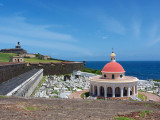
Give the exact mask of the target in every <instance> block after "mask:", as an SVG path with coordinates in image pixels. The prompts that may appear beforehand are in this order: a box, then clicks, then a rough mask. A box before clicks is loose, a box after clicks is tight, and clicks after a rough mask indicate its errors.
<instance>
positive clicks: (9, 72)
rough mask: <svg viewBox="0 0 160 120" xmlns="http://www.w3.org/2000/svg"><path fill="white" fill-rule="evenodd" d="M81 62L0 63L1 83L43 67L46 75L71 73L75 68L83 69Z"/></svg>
mask: <svg viewBox="0 0 160 120" xmlns="http://www.w3.org/2000/svg"><path fill="white" fill-rule="evenodd" d="M83 67H84V64H83V63H81V62H62V63H28V64H26V63H0V84H1V83H2V82H4V81H7V80H9V79H11V78H13V77H16V76H18V75H21V74H23V73H25V72H27V71H29V70H32V69H35V68H36V69H43V70H44V73H43V74H44V75H61V74H70V73H72V72H73V71H74V70H82V69H83Z"/></svg>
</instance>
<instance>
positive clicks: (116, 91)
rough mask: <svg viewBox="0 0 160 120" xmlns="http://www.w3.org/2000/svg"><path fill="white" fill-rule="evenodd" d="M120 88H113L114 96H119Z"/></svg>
mask: <svg viewBox="0 0 160 120" xmlns="http://www.w3.org/2000/svg"><path fill="white" fill-rule="evenodd" d="M120 93H121V90H120V88H119V87H116V88H115V97H120Z"/></svg>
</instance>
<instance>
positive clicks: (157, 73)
mask: <svg viewBox="0 0 160 120" xmlns="http://www.w3.org/2000/svg"><path fill="white" fill-rule="evenodd" d="M108 62H109V61H108ZM108 62H107V61H86V65H85V66H86V67H87V68H93V69H97V70H102V69H103V67H104V65H105V64H107V63H108ZM117 62H118V63H120V64H121V65H122V66H123V68H124V70H125V71H126V76H134V77H137V78H139V79H140V80H148V79H160V61H117Z"/></svg>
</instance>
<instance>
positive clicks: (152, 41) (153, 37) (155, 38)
mask: <svg viewBox="0 0 160 120" xmlns="http://www.w3.org/2000/svg"><path fill="white" fill-rule="evenodd" d="M159 26H160V25H159V24H158V23H157V22H154V23H153V24H152V26H151V28H150V29H149V33H148V35H149V42H148V43H147V45H148V46H154V45H156V44H157V43H159V42H160V36H159V34H158V32H159V31H158V30H159Z"/></svg>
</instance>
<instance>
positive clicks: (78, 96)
mask: <svg viewBox="0 0 160 120" xmlns="http://www.w3.org/2000/svg"><path fill="white" fill-rule="evenodd" d="M88 91H89V90H83V91H78V92H74V93H72V94H70V96H69V98H70V99H82V98H81V95H82V93H85V92H88Z"/></svg>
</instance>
